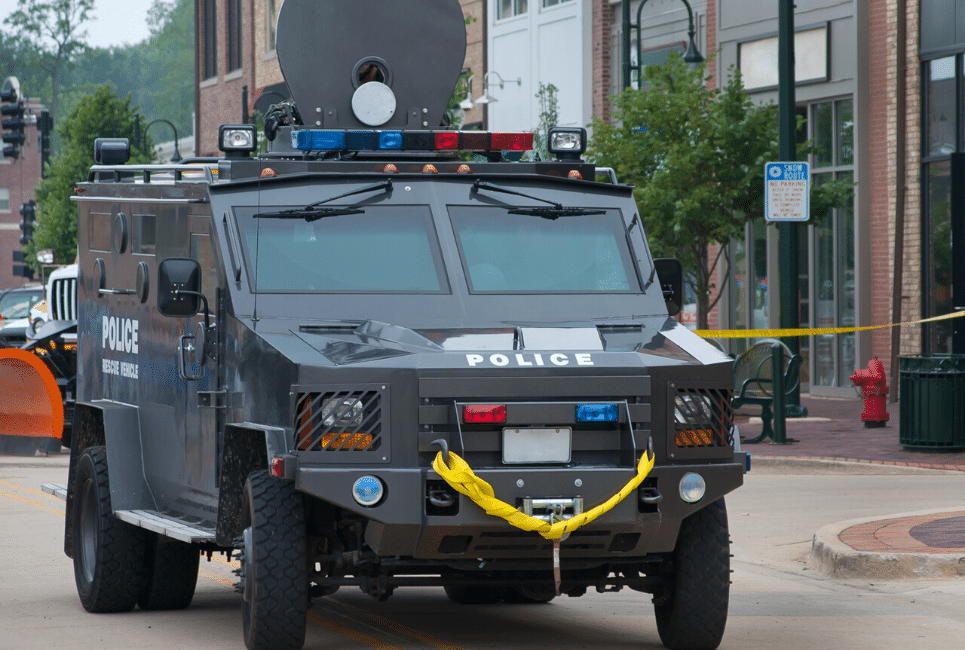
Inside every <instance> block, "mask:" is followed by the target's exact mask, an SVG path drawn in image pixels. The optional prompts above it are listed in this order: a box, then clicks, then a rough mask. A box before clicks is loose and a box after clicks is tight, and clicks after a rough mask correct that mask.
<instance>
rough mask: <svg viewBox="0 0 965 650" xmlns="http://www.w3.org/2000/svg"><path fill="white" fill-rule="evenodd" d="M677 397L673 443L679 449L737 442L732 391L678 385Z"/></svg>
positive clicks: (674, 409)
mask: <svg viewBox="0 0 965 650" xmlns="http://www.w3.org/2000/svg"><path fill="white" fill-rule="evenodd" d="M673 400H674V401H673V414H674V415H673V442H674V446H675V447H676V448H677V449H678V450H697V449H713V448H718V447H730V446H732V445H733V444H734V438H733V433H732V430H733V425H734V411H733V408H732V407H731V404H730V400H731V394H730V391H729V390H722V389H717V388H681V387H677V389H676V391H675V394H674V397H673Z"/></svg>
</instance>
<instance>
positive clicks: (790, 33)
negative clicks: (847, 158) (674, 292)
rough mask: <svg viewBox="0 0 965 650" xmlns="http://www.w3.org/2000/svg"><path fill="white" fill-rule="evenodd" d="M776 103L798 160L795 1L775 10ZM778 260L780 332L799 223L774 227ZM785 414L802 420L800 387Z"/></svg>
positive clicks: (789, 302)
mask: <svg viewBox="0 0 965 650" xmlns="http://www.w3.org/2000/svg"><path fill="white" fill-rule="evenodd" d="M777 31H778V36H777V76H778V87H777V103H778V129H779V130H780V156H779V157H780V159H781V160H782V161H785V162H793V161H795V160H797V112H796V110H795V105H796V99H795V89H794V0H779V5H778V11H777ZM777 232H778V251H779V257H780V270H781V279H780V290H781V294H780V298H781V321H780V324H781V329H796V328H798V327H799V326H800V318H799V315H798V310H799V308H800V303H799V299H798V224H796V223H780V224H778V226H777ZM786 342H787V346H788V347H789V348H790V349H791V353H792V354H798V353H799V352H800V349H801V346H800V343H799V341H798V337H796V336H795V337H787V339H786ZM787 415H789V416H791V417H803V416H805V415H807V409H806V408H804V407H803V406H801V386H800V383H798V387H797V388H796V389H795V390H794V392H793V393H792V394H790V395H788V397H787Z"/></svg>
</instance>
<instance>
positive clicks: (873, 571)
mask: <svg viewBox="0 0 965 650" xmlns="http://www.w3.org/2000/svg"><path fill="white" fill-rule="evenodd" d="M956 513H963V514H965V508H952V509H949V508H938V509H935V510H921V511H917V512H908V513H903V514H897V515H888V516H885V517H881V516H878V517H864V518H862V519H851V520H849V521H842V522H838V523H834V524H829V525H827V526H825V527H823V528H821V529H820V530H819V531H818V532H817V533H815V535H814V538H813V540H812V542H811V555H810V556H809V557H808V561H807V564H808V567H809V568H811V569H812V570H814V571H816V572H818V573H820V574H823V575H826V576H828V577H831V578H874V579H876V580H901V579H907V578H938V577H961V576H965V555H961V554H957V553H914V552H907V553H905V552H879V551H858V550H855V549H853V548H851V547H850V546H848V545H847V544H845V543H844V542H842V541H841V540H840V538H839V536H840V535H841V533H843V532H844V531H845V530H847V529H848V528H851V527H852V526H858V525H860V524H870V523H874V522H877V521H883V520H887V519H900V518H903V517H918V516H923V515H939V514H950V515H952V516H954V515H955V514H956Z"/></svg>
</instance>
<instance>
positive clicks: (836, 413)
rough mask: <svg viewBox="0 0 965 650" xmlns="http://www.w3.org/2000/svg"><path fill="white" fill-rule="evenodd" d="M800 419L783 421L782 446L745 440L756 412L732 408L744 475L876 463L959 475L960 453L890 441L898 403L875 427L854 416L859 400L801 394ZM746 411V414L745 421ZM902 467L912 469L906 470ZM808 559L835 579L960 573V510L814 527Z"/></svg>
mask: <svg viewBox="0 0 965 650" xmlns="http://www.w3.org/2000/svg"><path fill="white" fill-rule="evenodd" d="M801 405H802V406H804V407H805V408H807V410H808V415H807V417H805V418H789V419H788V420H787V438H788V440H789V441H793V442H790V443H789V444H786V445H775V444H772V443H771V442H770V440H767V441H765V442H763V443H760V444H754V445H752V444H746V441H747V440H752V439H754V438H756V437H757V436H758V435H759V434H760V432H761V424H760V418H757V417H753V416H754V415H757V414H758V413H759V409H754V408H744V409H740V410H738V411H737V423H738V427H739V428H740V432H741V439H742V440H743V441H744V442H745V444H744V450H745V451H747V452H748V453H750V455H751V472H753V471H754V465H755V463H756V464H758V465H761V464H769V465H778V464H782V463H787V464H788V465H804V466H807V465H811V466H819V465H834V466H839V467H842V468H844V467H854V465H852V464H853V463H859V464H863V465H882V466H893V467H904V468H921V470H945V471H953V472H965V450H958V451H930V450H926V451H918V450H911V449H906V448H905V447H903V446H902V445H900V444H899V442H898V437H899V434H898V415H899V405H898V404H897V403H895V404H893V403H890V402H889V403H888V412H889V415H890V419H889V421H888V423H887V424H886V425H885V426H884V427H881V428H866V427H865V426H864V423H863V422H862V421H861V411H862V409H863V406H864V405H863V402H862V400H861V399H858V398H855V399H832V398H820V397H808V396H806V395H802V396H801ZM748 416H750V418H749V419H748ZM909 471H912V470H911V469H909ZM809 564H810V565H812V566H813V567H814V568H815V569H817V570H818V571H820V572H822V573H824V574H827V575H830V576H834V577H836V578H878V579H885V578H890V579H897V578H912V577H938V576H963V575H965V508H962V509H957V510H949V509H942V510H934V511H927V512H919V513H909V514H896V515H894V516H893V517H889V518H885V519H880V518H874V519H856V520H851V521H845V522H839V523H835V524H831V525H829V526H825V527H824V528H822V529H821V530H819V531H817V533H816V534H815V536H814V541H813V543H812V548H811V558H810V560H809Z"/></svg>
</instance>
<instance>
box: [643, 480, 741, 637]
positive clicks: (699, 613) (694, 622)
mask: <svg viewBox="0 0 965 650" xmlns="http://www.w3.org/2000/svg"><path fill="white" fill-rule="evenodd" d="M671 565H672V571H671V574H670V575H669V576H668V584H667V590H666V591H665V592H664V593H661V594H658V595H657V596H656V597H654V610H655V613H656V616H657V631H658V632H659V633H660V640H661V641H662V642H663V644H664V645H665V646H666V647H668V648H673V649H674V650H714V648H716V647H717V646H719V645H720V642H721V639H722V638H723V636H724V627H725V626H726V624H727V603H728V598H729V595H730V539H729V537H728V532H727V508H726V507H725V506H724V500H723V499H720V500H718V501H715V502H714V503H712V504H710V505H709V506H707V507H705V508H703V509H702V510H698V511H697V512H695V513H694V514H692V515H690V516H689V517H687V518H686V519H684V520H683V522H681V524H680V534H679V535H678V537H677V547H676V549H674V552H673V559H672V560H671Z"/></svg>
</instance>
